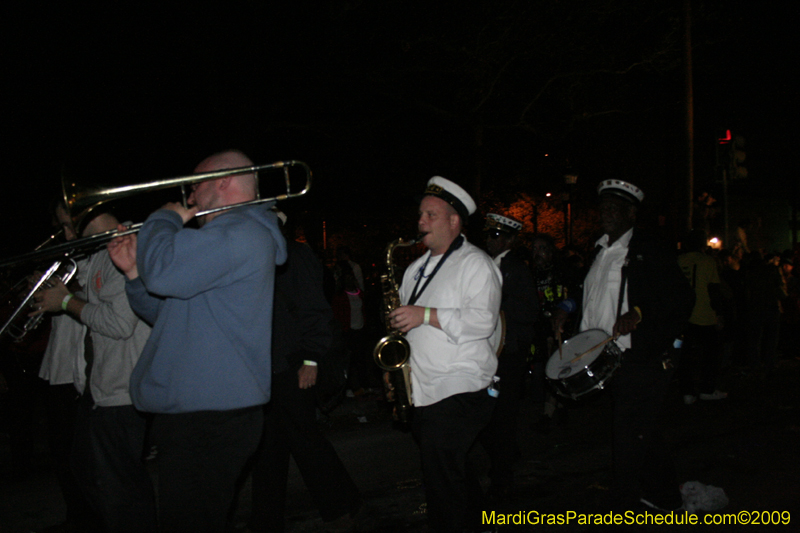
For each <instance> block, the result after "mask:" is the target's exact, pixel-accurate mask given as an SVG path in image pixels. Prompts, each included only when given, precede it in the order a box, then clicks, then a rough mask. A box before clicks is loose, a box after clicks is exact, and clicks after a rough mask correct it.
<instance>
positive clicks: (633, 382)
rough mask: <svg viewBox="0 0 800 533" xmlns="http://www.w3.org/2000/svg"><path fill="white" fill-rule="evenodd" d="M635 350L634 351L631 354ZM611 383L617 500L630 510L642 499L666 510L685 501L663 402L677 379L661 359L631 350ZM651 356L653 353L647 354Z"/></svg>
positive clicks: (619, 506)
mask: <svg viewBox="0 0 800 533" xmlns="http://www.w3.org/2000/svg"><path fill="white" fill-rule="evenodd" d="M629 352H630V353H629ZM629 352H626V353H625V358H624V360H623V364H622V366H620V368H619V369H618V370H617V372H616V373H615V375H614V378H613V381H612V383H611V387H612V389H611V390H612V394H613V398H614V420H613V432H614V436H613V445H614V446H613V455H614V467H613V470H614V493H613V496H614V502H613V503H612V506H613V507H616V509H610V510H617V511H620V512H622V511H625V510H628V509H630V508H631V507H632V506H633V505H635V504H637V503H638V501H639V499H640V498H644V499H646V500H647V501H649V502H651V503H654V504H656V505H658V506H659V507H662V508H664V509H675V508H677V507H679V506H680V505H681V502H682V499H681V495H680V491H679V488H678V480H677V475H676V473H675V463H674V461H673V459H672V455H671V454H670V452H669V449H668V447H667V445H666V442H665V440H664V437H663V435H662V433H661V425H662V421H661V415H662V411H663V405H664V398H665V396H666V393H667V389H668V387H669V382H670V379H671V377H672V372H673V371H672V370H671V369H670V370H665V369H664V368H663V366H662V365H661V359H660V358H653V357H649V358H645V357H642V355H643V354H637V353H635V350H630V351H629ZM648 355H649V354H648Z"/></svg>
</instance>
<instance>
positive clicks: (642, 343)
mask: <svg viewBox="0 0 800 533" xmlns="http://www.w3.org/2000/svg"><path fill="white" fill-rule="evenodd" d="M623 268H626V269H627V278H628V308H629V309H633V308H634V307H639V309H640V310H641V312H642V321H641V322H640V323H639V324H638V326H637V328H636V330H635V331H634V332H633V333H631V343H632V345H633V350H634V351H635V353H637V354H639V355H640V356H643V357H646V358H648V359H649V358H651V357H653V358H660V357H661V354H663V353H664V352H665V351H667V350H668V349H669V348H670V347H672V344H673V342H674V341H675V339H676V338H678V337H679V336H680V335H681V334H682V332H683V329H684V328H685V327H686V324H687V323H688V321H689V316H690V315H691V314H692V308H693V307H694V291H693V290H692V287H691V285H689V281H688V280H687V279H686V276H684V275H683V272H682V271H681V269H680V267H679V266H678V261H677V254H676V252H675V250H674V248H672V247H670V246H669V245H668V244H667V243H666V242H665V241H664V240H663V239H661V238H660V237H658V236H657V235H655V234H653V233H651V232H649V231H647V230H643V229H640V228H635V229H634V230H633V235H632V237H631V240H630V243H629V245H628V256H627V260H626V267H623Z"/></svg>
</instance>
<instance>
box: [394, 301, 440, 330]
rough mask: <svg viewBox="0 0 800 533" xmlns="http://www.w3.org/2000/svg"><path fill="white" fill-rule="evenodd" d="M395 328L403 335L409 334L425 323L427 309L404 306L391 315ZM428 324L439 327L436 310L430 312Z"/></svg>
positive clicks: (416, 306)
mask: <svg viewBox="0 0 800 533" xmlns="http://www.w3.org/2000/svg"><path fill="white" fill-rule="evenodd" d="M389 318H390V319H391V324H392V327H393V328H396V329H399V330H400V331H402V332H403V333H408V332H409V331H411V330H412V329H414V328H416V327H419V326H421V325H422V323H423V322H424V321H425V308H424V307H420V306H418V305H404V306H402V307H398V308H397V309H395V310H394V311H392V312H391V313H389ZM428 323H429V324H430V325H431V326H434V327H437V328H438V327H439V320H438V318H437V314H436V309H433V308H432V309H431V310H430V318H429V320H428Z"/></svg>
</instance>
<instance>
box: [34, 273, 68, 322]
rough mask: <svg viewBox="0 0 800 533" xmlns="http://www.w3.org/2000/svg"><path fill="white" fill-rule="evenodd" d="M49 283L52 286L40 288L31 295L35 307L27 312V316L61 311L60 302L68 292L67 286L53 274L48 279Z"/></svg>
mask: <svg viewBox="0 0 800 533" xmlns="http://www.w3.org/2000/svg"><path fill="white" fill-rule="evenodd" d="M49 283H50V284H51V285H52V287H48V288H46V289H40V290H39V291H37V292H36V294H34V295H33V299H34V301H35V302H36V304H35V307H36V309H35V310H34V311H33V312H31V313H29V314H28V316H37V315H41V314H42V313H58V312H59V311H61V302H62V301H63V300H64V297H65V296H66V295H67V294H69V290H68V289H67V286H66V285H64V283H63V282H62V281H61V280H60V279H58V278H57V277H55V276H53V278H51V279H50V281H49Z"/></svg>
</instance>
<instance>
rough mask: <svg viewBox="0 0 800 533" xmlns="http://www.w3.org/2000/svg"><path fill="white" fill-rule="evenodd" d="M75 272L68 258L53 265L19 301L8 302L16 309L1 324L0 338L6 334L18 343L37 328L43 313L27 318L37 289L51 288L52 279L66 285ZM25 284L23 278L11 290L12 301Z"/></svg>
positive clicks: (75, 266)
mask: <svg viewBox="0 0 800 533" xmlns="http://www.w3.org/2000/svg"><path fill="white" fill-rule="evenodd" d="M77 270H78V265H77V263H75V261H74V260H72V259H69V258H67V259H64V260H60V261H56V262H55V263H53V265H52V266H51V267H50V268H48V269H47V271H46V272H45V273H44V274H42V275H41V276H39V279H38V280H37V281H36V282H34V283H33V286H32V288H31V289H30V290H29V291H28V293H27V294H26V295H25V296H23V297H22V300H21V301H19V302H13V301H12V302H9V303H11V304H12V305H16V308H15V309H14V311H13V312H12V313H11V316H9V318H8V319H7V320H6V322H5V324H3V327H2V328H0V337H2V336H3V335H5V334H6V333H8V335H9V336H10V337H11V338H12V339H14V342H20V341H22V339H23V338H24V337H25V335H26V334H27V333H28V332H29V331H33V330H34V329H36V328H37V327H39V324H41V323H42V320H44V313H42V314H39V315H36V316H32V317H29V316H28V313H29V312H30V311H31V310H32V309H34V308H35V304H34V301H33V296H34V295H35V294H36V292H37V291H38V290H39V289H42V288H47V287H52V286H53V285H52V280H53V279H54V278H58V279H60V280H61V281H62V282H63V283H64V284H65V285H66V284H67V283H69V282H70V280H71V279H72V278H73V277H74V276H75V272H77ZM27 282H28V279H27V278H25V279H23V280H22V281H21V282H19V283H17V284H16V285H15V286H14V287H13V288H12V289H11V291H10V295H11V297H12V299H13V298H16V296H17V295H18V294H20V293H21V290H20V285H21V284H22V283H27Z"/></svg>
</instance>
